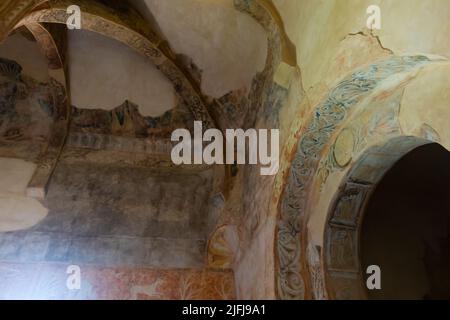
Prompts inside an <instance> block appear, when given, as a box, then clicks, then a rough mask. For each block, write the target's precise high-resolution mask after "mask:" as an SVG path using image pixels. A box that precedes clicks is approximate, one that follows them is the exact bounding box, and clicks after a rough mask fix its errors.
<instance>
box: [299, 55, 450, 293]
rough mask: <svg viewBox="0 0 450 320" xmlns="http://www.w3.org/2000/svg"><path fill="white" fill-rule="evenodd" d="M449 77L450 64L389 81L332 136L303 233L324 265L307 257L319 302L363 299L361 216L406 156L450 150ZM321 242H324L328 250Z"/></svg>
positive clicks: (434, 65)
mask: <svg viewBox="0 0 450 320" xmlns="http://www.w3.org/2000/svg"><path fill="white" fill-rule="evenodd" d="M449 71H450V65H449V64H448V63H447V62H445V61H442V60H441V61H440V62H437V61H434V62H431V61H429V63H425V64H423V65H422V66H420V67H419V69H417V70H416V71H414V72H412V73H406V74H403V75H402V74H401V73H400V74H397V75H395V76H394V77H393V78H391V79H390V80H388V79H386V80H385V81H384V84H382V85H381V86H380V87H379V88H378V89H374V90H373V91H372V93H371V94H370V95H369V96H368V97H366V99H364V100H363V101H361V102H360V103H359V104H358V106H357V108H356V109H355V111H354V113H353V114H350V115H349V117H348V118H347V121H346V122H344V123H343V124H342V125H340V126H339V128H338V130H337V131H336V132H335V133H334V134H333V135H332V136H330V142H329V143H328V145H327V146H325V150H323V151H322V153H321V154H320V158H319V160H318V166H317V167H316V176H315V178H314V179H313V181H312V182H311V185H310V186H309V188H310V189H309V193H308V197H309V198H308V201H309V203H308V216H307V218H306V223H305V224H306V225H305V226H304V228H305V231H304V232H305V235H304V236H306V239H305V242H306V243H307V244H306V245H307V248H308V249H310V248H314V249H316V250H317V251H319V255H320V257H321V259H319V261H318V260H317V259H315V260H314V259H312V258H311V256H310V254H309V252H308V253H307V256H306V260H307V261H306V264H307V267H308V273H309V276H308V281H310V283H311V286H312V288H311V289H312V291H313V292H312V294H313V297H315V298H330V299H359V298H363V297H364V292H365V291H364V290H361V289H362V285H361V284H362V282H361V274H360V270H359V252H358V247H359V243H358V239H359V235H358V232H359V230H360V222H361V212H362V210H363V209H364V205H365V203H366V200H367V199H368V197H369V195H370V194H371V192H372V191H373V189H374V187H375V186H376V185H377V184H378V182H380V181H381V179H382V177H383V176H384V175H385V173H386V172H387V171H388V170H389V169H390V168H391V167H392V166H393V165H394V164H395V163H396V162H397V161H398V160H399V159H401V158H402V157H403V156H404V155H406V154H407V153H409V152H410V151H412V150H414V149H416V148H417V147H420V146H423V145H426V144H432V143H439V144H440V145H442V146H443V147H444V148H446V149H449V148H450V135H449V133H448V129H447V128H446V126H445V125H443V123H445V121H448V119H449V118H450V112H449V108H448V100H447V96H446V95H445V94H442V93H443V92H447V91H448V88H450V81H449V80H448V79H450V72H449ZM445 119H446V120H445ZM314 234H315V235H314ZM317 237H319V238H320V237H323V238H322V240H323V241H322V243H323V244H320V242H319V244H318V241H317V240H318V238H317Z"/></svg>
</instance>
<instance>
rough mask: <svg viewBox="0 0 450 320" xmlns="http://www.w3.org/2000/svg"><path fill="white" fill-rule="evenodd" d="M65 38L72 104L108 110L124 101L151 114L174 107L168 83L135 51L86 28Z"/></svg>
mask: <svg viewBox="0 0 450 320" xmlns="http://www.w3.org/2000/svg"><path fill="white" fill-rule="evenodd" d="M68 37H69V39H68V50H69V53H68V54H69V56H70V61H71V63H70V65H69V75H70V84H71V102H72V104H73V105H75V106H77V107H78V108H85V109H104V110H112V109H114V108H116V107H118V106H120V105H122V104H123V103H124V101H125V100H128V101H131V102H133V103H134V104H137V105H138V106H139V112H140V113H141V115H143V116H153V117H156V116H160V115H162V114H163V113H164V112H166V111H168V110H171V109H173V108H174V107H175V106H176V104H177V97H176V96H175V91H174V89H173V86H172V84H171V83H170V82H169V80H168V79H167V78H166V77H165V76H164V75H163V74H162V73H161V72H160V71H159V70H157V69H156V67H155V66H154V65H153V64H152V63H151V62H150V61H148V59H146V58H145V57H143V56H142V55H140V54H139V53H137V52H134V51H132V50H131V49H130V48H128V47H127V46H125V45H124V44H121V43H119V42H117V41H115V40H112V39H109V38H106V37H104V36H102V35H99V34H96V33H93V32H90V31H85V30H74V31H71V32H69V34H68Z"/></svg>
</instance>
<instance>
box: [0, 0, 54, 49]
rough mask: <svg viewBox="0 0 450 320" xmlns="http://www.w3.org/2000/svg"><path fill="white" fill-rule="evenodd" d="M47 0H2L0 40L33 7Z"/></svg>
mask: <svg viewBox="0 0 450 320" xmlns="http://www.w3.org/2000/svg"><path fill="white" fill-rule="evenodd" d="M46 1H47V0H4V1H2V3H1V4H0V42H1V41H3V40H4V39H5V38H6V37H7V36H8V34H9V33H10V32H11V30H13V29H14V27H15V25H16V24H17V23H18V22H19V21H20V20H22V18H23V17H24V16H25V15H27V14H28V13H29V12H30V11H31V10H33V8H35V7H36V6H38V5H40V4H42V3H44V2H46Z"/></svg>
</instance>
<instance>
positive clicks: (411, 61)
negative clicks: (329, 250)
mask: <svg viewBox="0 0 450 320" xmlns="http://www.w3.org/2000/svg"><path fill="white" fill-rule="evenodd" d="M443 63H445V62H443V60H442V59H435V58H432V57H428V56H426V55H416V56H395V55H392V56H390V57H388V58H385V59H383V60H379V61H376V62H374V63H372V64H371V65H367V66H366V67H363V68H361V69H359V70H356V71H354V72H353V73H352V74H350V75H349V76H347V77H345V78H344V79H343V80H342V81H340V82H339V83H338V84H337V86H336V87H334V88H333V89H332V90H331V91H330V92H329V93H328V96H327V97H326V99H325V100H324V101H323V102H322V103H320V104H319V105H318V106H317V107H316V108H315V109H314V110H313V111H312V112H311V114H310V117H309V119H307V121H306V123H305V125H304V126H303V128H302V129H301V131H300V133H299V136H300V139H299V141H298V144H297V146H296V152H295V153H294V156H293V160H292V163H291V169H290V171H289V175H288V177H287V181H286V184H285V187H284V191H283V194H282V196H281V199H280V202H279V219H278V228H277V230H276V238H275V249H276V253H275V260H276V274H275V281H276V285H277V290H278V291H277V295H278V297H279V298H281V299H309V298H313V299H325V298H327V293H326V290H325V288H324V283H323V266H322V257H323V252H322V251H321V250H322V243H321V242H322V240H323V239H320V240H318V241H317V238H321V236H317V235H316V238H315V239H314V240H316V241H311V239H310V237H311V232H310V230H309V229H310V225H311V224H314V223H315V224H316V225H320V228H323V225H324V223H325V222H324V218H323V216H326V214H324V212H327V210H328V206H329V203H330V199H329V198H327V197H326V196H324V195H323V194H324V193H326V194H327V195H330V194H334V193H335V192H336V191H335V189H333V187H330V186H329V185H327V183H329V181H330V180H333V179H337V177H336V175H337V176H339V175H341V176H339V178H342V175H343V174H344V173H345V172H347V170H348V168H349V166H351V165H352V164H353V163H354V159H355V158H357V157H356V156H357V155H358V154H359V152H361V150H362V149H364V148H365V147H367V145H368V144H370V141H368V140H370V139H366V137H369V136H370V137H371V138H372V136H376V137H377V138H378V139H379V140H381V137H382V138H386V137H389V136H390V137H394V136H410V135H411V136H420V133H417V132H424V134H426V135H428V136H433V135H435V134H434V132H435V131H436V130H435V129H436V128H434V129H430V126H428V125H427V124H426V122H424V123H420V125H419V128H417V127H416V126H411V128H406V127H407V125H404V124H402V125H401V124H400V123H401V122H402V121H404V120H403V119H406V120H405V122H406V123H408V120H407V118H408V116H402V117H401V116H400V113H401V111H402V110H403V109H404V108H405V106H404V103H403V102H404V100H405V96H406V94H405V92H406V90H407V89H405V88H407V86H408V85H411V83H412V82H414V80H413V79H415V78H416V76H417V75H418V74H419V73H421V72H422V71H423V70H425V69H426V70H427V72H428V73H430V72H431V73H433V71H434V70H435V69H436V68H441V69H442V68H444V67H443V65H442V64H443ZM423 72H425V71H423ZM409 94H411V93H409ZM415 121H416V122H417V121H418V120H417V119H416V120H415ZM351 123H352V124H353V125H350V124H351ZM431 127H433V126H431ZM441 127H442V125H441ZM343 129H345V130H343ZM378 129H380V131H377V130H378ZM437 131H438V130H437ZM372 143H373V141H372ZM336 146H337V147H336ZM346 148H349V150H346ZM330 177H331V178H330ZM334 188H335V187H334ZM324 190H325V191H324ZM317 212H318V213H317ZM317 216H319V217H320V218H317ZM314 219H315V220H319V222H317V221H314ZM319 233H320V232H319Z"/></svg>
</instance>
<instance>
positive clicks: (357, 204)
mask: <svg viewBox="0 0 450 320" xmlns="http://www.w3.org/2000/svg"><path fill="white" fill-rule="evenodd" d="M431 143H434V142H433V141H431V140H427V139H424V138H420V137H413V136H402V137H396V138H393V139H390V140H388V141H385V142H383V143H381V144H380V145H378V146H374V147H372V148H370V149H368V150H366V151H365V152H364V154H363V155H362V156H361V157H360V158H359V159H358V160H357V161H356V163H355V164H354V165H353V167H352V169H351V170H350V172H349V173H348V175H347V176H346V177H345V178H344V182H343V183H342V185H341V186H340V187H339V190H338V192H337V195H336V196H335V199H334V201H333V202H332V206H331V207H330V208H331V210H330V212H329V217H328V219H327V220H328V222H327V226H326V229H325V234H324V253H323V259H324V271H325V287H326V290H327V296H328V297H329V298H330V299H339V300H341V299H344V300H349V299H365V298H366V291H365V289H364V288H363V276H362V271H363V270H361V267H360V241H359V240H360V234H361V226H362V220H363V213H364V209H365V207H366V205H367V202H368V201H369V199H370V196H371V194H372V193H373V192H374V189H375V187H376V186H377V185H378V183H379V182H380V181H381V180H382V178H383V176H384V175H385V174H386V173H387V171H388V170H389V169H390V168H391V167H392V166H394V164H395V163H396V162H397V161H398V160H400V159H401V158H402V157H403V156H404V155H406V154H408V153H409V152H410V151H412V150H414V149H416V148H418V147H420V146H423V145H426V144H431Z"/></svg>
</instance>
